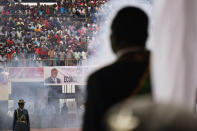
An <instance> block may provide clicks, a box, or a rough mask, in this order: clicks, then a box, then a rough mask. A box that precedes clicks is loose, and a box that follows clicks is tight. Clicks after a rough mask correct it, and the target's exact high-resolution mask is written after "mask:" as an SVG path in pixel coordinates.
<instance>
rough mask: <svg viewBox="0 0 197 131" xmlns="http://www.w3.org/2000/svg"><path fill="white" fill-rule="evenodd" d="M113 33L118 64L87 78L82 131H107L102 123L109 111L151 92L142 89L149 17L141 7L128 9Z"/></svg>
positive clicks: (122, 12)
mask: <svg viewBox="0 0 197 131" xmlns="http://www.w3.org/2000/svg"><path fill="white" fill-rule="evenodd" d="M111 31H112V32H111V46H112V49H113V51H114V53H115V54H116V55H117V61H115V62H114V63H113V64H111V65H109V66H107V67H104V68H102V69H100V70H99V71H97V72H95V73H94V74H92V75H91V76H90V77H89V79H88V85H87V101H86V104H85V114H84V123H83V131H104V130H105V129H104V128H103V126H102V123H103V119H104V114H105V113H106V112H107V110H108V109H109V108H111V107H112V106H114V105H115V104H117V103H119V102H120V101H123V100H125V99H126V98H128V97H129V96H136V95H137V94H139V93H142V94H146V93H147V94H149V93H150V92H151V91H150V88H148V89H144V88H142V87H143V86H141V83H144V81H145V80H146V78H147V76H148V73H149V54H150V53H149V51H147V50H146V49H145V43H146V40H147V37H148V17H147V15H146V14H145V13H144V11H142V10H141V9H139V8H136V7H125V8H123V9H121V10H120V11H119V12H118V14H117V15H116V17H115V18H114V20H113V22H112V25H111ZM149 87H150V86H149Z"/></svg>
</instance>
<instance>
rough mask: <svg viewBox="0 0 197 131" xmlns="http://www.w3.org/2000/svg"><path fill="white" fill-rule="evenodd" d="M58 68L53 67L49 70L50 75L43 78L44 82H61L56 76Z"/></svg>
mask: <svg viewBox="0 0 197 131" xmlns="http://www.w3.org/2000/svg"><path fill="white" fill-rule="evenodd" d="M57 74H58V70H57V69H56V68H53V69H52V70H51V76H50V77H48V78H47V79H45V83H47V84H48V83H49V84H57V83H61V80H60V79H59V78H57Z"/></svg>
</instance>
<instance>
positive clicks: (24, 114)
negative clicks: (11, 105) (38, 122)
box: [13, 100, 30, 131]
mask: <svg viewBox="0 0 197 131" xmlns="http://www.w3.org/2000/svg"><path fill="white" fill-rule="evenodd" d="M24 105H25V101H24V100H19V101H18V106H19V108H18V109H16V110H15V111H14V121H13V131H30V122H29V115H28V111H27V110H26V109H24Z"/></svg>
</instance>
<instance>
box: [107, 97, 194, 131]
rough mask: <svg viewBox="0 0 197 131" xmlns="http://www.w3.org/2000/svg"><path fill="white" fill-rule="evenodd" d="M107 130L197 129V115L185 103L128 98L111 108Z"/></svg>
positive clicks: (108, 114)
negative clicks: (177, 103)
mask: <svg viewBox="0 0 197 131" xmlns="http://www.w3.org/2000/svg"><path fill="white" fill-rule="evenodd" d="M105 120H106V121H105V127H106V130H107V131H196V130H197V124H196V121H197V115H196V114H194V113H193V112H191V111H190V110H188V109H187V108H186V106H183V105H175V104H170V103H153V102H152V101H150V100H149V99H147V98H146V96H143V97H138V98H135V99H128V100H126V101H124V102H122V103H119V104H117V105H116V106H114V107H113V108H111V109H110V110H109V112H108V113H107V115H106V118H105Z"/></svg>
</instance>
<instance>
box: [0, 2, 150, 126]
mask: <svg viewBox="0 0 197 131" xmlns="http://www.w3.org/2000/svg"><path fill="white" fill-rule="evenodd" d="M125 6H137V7H141V8H142V9H144V10H145V11H146V12H147V13H148V14H149V15H150V14H151V2H150V1H146V0H121V1H120V0H110V1H109V2H107V3H106V4H105V5H103V6H102V7H101V8H100V9H99V12H98V13H97V22H96V23H95V26H96V24H97V25H98V26H99V31H95V32H94V35H93V38H92V40H90V43H89V47H88V49H89V50H91V51H93V53H92V55H91V56H90V58H89V60H88V63H87V65H88V66H93V67H94V70H91V71H89V73H87V74H86V77H88V75H89V74H91V73H92V72H93V71H95V70H96V69H98V68H101V67H103V66H105V65H107V64H110V63H112V62H113V61H115V59H116V56H115V54H113V52H112V50H111V47H110V40H109V35H110V25H111V21H112V19H113V17H114V16H115V14H116V12H117V11H118V10H119V9H121V8H122V7H125ZM19 64H20V63H19ZM38 64H39V63H38ZM29 66H35V65H31V64H30V65H29ZM6 69H9V68H8V67H5V71H6V72H8V71H7V70H6ZM10 73H11V72H10ZM18 73H20V72H18ZM24 73H25V74H24V75H27V74H29V73H33V72H24ZM9 81H11V80H10V79H9ZM19 81H21V82H13V81H12V82H11V85H10V86H11V89H9V94H10V95H9V102H7V100H4V101H1V102H0V129H3V130H5V129H11V128H12V119H13V118H12V116H13V111H14V109H16V108H17V107H18V105H17V101H18V100H19V99H24V100H25V101H26V105H25V108H27V109H28V111H29V115H30V122H31V128H71V127H75V128H76V127H80V126H81V123H82V119H81V118H82V114H83V111H84V110H83V103H84V97H85V95H84V88H85V87H84V86H78V88H76V91H77V94H76V96H77V99H76V103H75V102H73V101H74V99H72V95H73V94H70V96H67V97H64V96H63V94H62V86H45V85H44V82H43V81H44V80H43V81H37V82H32V81H33V80H32V81H29V82H23V80H22V79H21V80H19ZM0 91H1V92H4V91H5V92H7V91H6V89H5V88H2V86H0ZM82 92H83V93H82ZM60 98H61V100H60ZM63 98H64V99H63ZM65 102H66V105H65V104H64V103H65ZM60 103H61V104H60ZM72 104H73V105H72ZM75 104H76V105H75ZM69 106H73V107H75V106H77V109H76V110H75V109H74V108H69Z"/></svg>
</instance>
